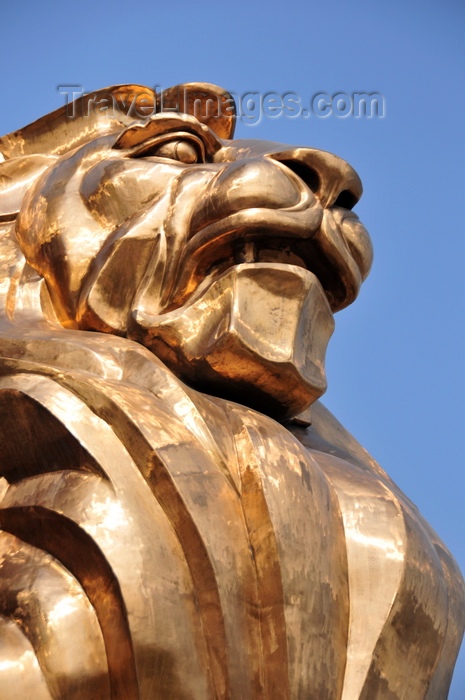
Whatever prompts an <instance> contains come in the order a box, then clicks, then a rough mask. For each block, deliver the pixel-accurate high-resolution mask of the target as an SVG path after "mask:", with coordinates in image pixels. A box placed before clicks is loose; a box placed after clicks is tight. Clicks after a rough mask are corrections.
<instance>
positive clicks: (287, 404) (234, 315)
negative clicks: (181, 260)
mask: <svg viewBox="0 0 465 700" xmlns="http://www.w3.org/2000/svg"><path fill="white" fill-rule="evenodd" d="M333 329H334V320H333V315H332V313H331V309H330V307H329V304H328V301H327V299H326V296H325V294H324V292H323V289H322V287H321V285H320V283H319V281H318V279H317V277H316V276H315V275H314V274H313V273H311V272H309V271H308V270H304V269H303V268H300V267H297V266H294V265H286V264H280V263H244V264H241V265H237V266H234V267H233V268H230V269H229V270H227V271H226V272H225V273H224V274H223V275H222V276H221V277H219V278H217V279H216V280H214V281H213V282H212V284H211V285H210V286H209V287H207V288H206V289H205V290H203V291H202V293H201V294H199V295H198V296H196V298H195V299H193V300H192V301H191V302H190V303H188V304H186V305H185V306H183V307H181V308H179V309H176V310H174V311H171V312H169V313H166V314H162V315H159V316H154V315H152V314H150V310H149V309H144V308H141V309H138V310H137V311H136V312H135V313H134V316H133V318H132V321H131V324H130V328H129V329H128V337H129V338H131V339H133V340H137V341H138V342H141V343H142V344H143V345H145V346H146V347H148V348H149V349H150V350H151V351H152V352H153V353H154V354H155V355H157V356H158V357H159V358H160V359H161V360H162V361H163V362H165V364H166V365H167V366H168V367H169V368H170V369H171V370H172V371H173V372H174V373H175V374H176V375H177V376H178V377H180V378H181V379H183V380H184V381H186V382H187V383H188V384H190V385H191V386H193V387H194V388H199V389H201V390H202V391H206V392H209V393H212V394H215V395H218V396H221V397H223V398H230V399H233V400H237V401H240V403H245V404H247V405H249V406H251V407H252V408H257V409H258V410H260V411H262V412H263V413H267V414H268V415H272V416H273V417H275V418H278V419H280V420H284V419H287V418H290V417H292V416H295V415H296V414H298V413H300V412H301V411H303V410H304V409H305V408H306V407H307V406H309V405H310V404H311V403H313V402H314V401H315V400H316V399H317V398H319V397H320V396H321V395H322V394H323V393H324V391H325V389H326V376H325V369H324V358H325V352H326V346H327V344H328V341H329V338H330V337H331V334H332V332H333Z"/></svg>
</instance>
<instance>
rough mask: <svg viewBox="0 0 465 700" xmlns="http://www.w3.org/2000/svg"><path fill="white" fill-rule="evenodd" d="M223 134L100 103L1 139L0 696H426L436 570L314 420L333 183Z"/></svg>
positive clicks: (441, 640)
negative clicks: (0, 574)
mask: <svg viewBox="0 0 465 700" xmlns="http://www.w3.org/2000/svg"><path fill="white" fill-rule="evenodd" d="M212 105H213V109H212ZM233 130H234V107H233V101H232V98H231V97H230V96H229V95H228V93H227V92H226V91H224V90H222V89H220V88H217V87H216V86H212V85H209V84H204V83H200V84H187V85H183V86H177V87H176V88H170V89H169V90H167V91H164V92H163V93H162V94H155V93H154V92H153V91H151V90H150V89H149V88H144V87H141V86H135V85H124V86H115V87H112V88H107V89H105V90H101V91H97V92H96V93H94V94H91V95H87V96H84V97H83V98H80V99H79V100H78V101H76V102H75V103H74V104H73V105H68V106H67V107H65V108H63V109H61V110H57V111H56V112H54V113H53V114H50V115H47V116H45V117H43V118H42V119H40V120H38V121H37V122H35V123H34V124H31V125H29V126H27V127H24V128H23V129H20V130H19V131H17V132H14V133H12V134H8V135H6V136H4V137H2V138H0V154H1V155H2V157H1V158H0V261H1V263H2V264H1V267H0V445H1V449H0V527H1V529H0V569H1V573H2V576H1V577H0V650H1V652H0V687H1V688H2V690H1V691H0V694H1V695H2V700H13V699H14V700H16V698H23V697H24V698H27V697H33V698H34V700H50V698H52V697H53V698H59V699H61V698H63V700H64V699H65V698H66V700H82V699H83V698H90V697H92V698H96V699H97V698H98V700H110V699H112V700H115V699H116V700H154V699H160V700H180V699H181V698H193V699H194V700H206V699H207V698H208V699H210V698H211V699H212V700H213V699H218V698H221V699H222V700H227V699H232V700H233V699H235V698H247V699H248V700H249V699H250V700H275V699H276V698H282V699H283V700H293V699H294V698H315V699H318V700H320V699H321V700H323V698H328V699H329V698H331V700H342V699H344V700H352V699H353V700H355V698H366V699H369V700H371V699H372V698H379V699H380V700H381V699H383V698H386V700H387V699H388V698H389V699H390V700H391V699H392V700H394V699H395V698H396V699H397V698H398V699H399V700H400V698H408V700H426V699H428V700H439V698H444V699H445V698H446V697H447V690H448V687H449V684H450V679H451V674H452V671H453V666H454V662H455V658H456V655H457V653H458V649H459V646H460V641H461V638H462V634H463V629H464V627H465V605H464V601H465V584H464V582H463V579H462V576H461V574H460V571H459V570H458V567H457V565H456V563H455V562H454V560H453V558H452V557H451V555H450V553H449V552H448V551H447V549H446V548H445V547H444V545H443V544H442V543H441V542H440V540H439V539H438V537H437V535H436V534H435V533H434V532H433V531H432V530H431V528H430V527H429V526H428V524H427V523H425V522H424V520H423V519H422V518H421V516H420V515H419V514H418V511H417V509H416V508H415V506H413V504H412V503H411V502H410V501H409V499H408V498H407V497H406V496H405V495H404V494H403V493H402V492H401V491H400V490H399V489H398V488H397V486H396V485H395V484H393V483H392V481H391V480H390V479H389V477H388V476H387V475H386V474H385V472H384V471H383V470H382V469H381V468H380V467H379V465H378V464H377V463H376V462H375V461H374V460H373V458H372V457H370V455H368V453H367V452H366V451H365V450H364V449H363V448H362V447H361V446H360V445H359V444H358V443H357V442H356V440H355V439H354V438H353V437H352V436H351V435H349V433H347V431H345V430H344V428H343V427H342V426H341V425H340V424H339V423H338V422H337V421H336V419H335V418H334V417H333V416H331V414H330V413H329V412H328V411H326V409H325V408H324V407H323V406H322V405H321V404H320V403H319V401H317V399H318V398H319V397H320V396H321V395H322V394H323V392H324V390H325V387H326V378H325V369H324V358H325V351H326V346H327V343H328V341H329V338H330V336H331V334H332V332H333V328H334V319H333V314H334V313H335V312H336V311H338V310H339V309H342V308H344V307H345V306H347V305H348V304H350V303H352V301H354V299H355V298H356V297H357V294H358V292H359V290H360V287H361V284H362V282H363V280H364V279H365V277H366V276H367V274H368V272H369V270H370V265H371V262H372V248H371V243H370V238H369V236H368V233H367V231H366V229H365V227H364V226H363V224H362V223H361V222H360V221H359V219H358V217H357V216H356V214H355V213H354V212H353V211H352V209H353V207H354V206H355V204H356V203H357V201H358V199H359V198H360V196H361V194H362V188H361V183H360V180H359V178H358V176H357V174H356V173H355V171H354V170H353V169H352V168H351V167H350V166H349V165H348V164H347V163H346V162H345V161H343V160H342V159H340V158H338V157H336V156H334V155H332V154H330V153H326V152H323V151H319V150H316V149H313V148H301V147H294V146H287V145H283V144H278V143H268V142H262V141H255V140H233V138H232V137H233ZM309 406H311V412H310V411H307V410H306V409H307V408H308V407H309ZM254 409H258V411H257V410H254ZM276 418H277V419H278V420H279V421H281V424H280V423H278V422H276V420H274V419H276ZM367 611H369V612H368V613H367Z"/></svg>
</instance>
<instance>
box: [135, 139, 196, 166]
mask: <svg viewBox="0 0 465 700" xmlns="http://www.w3.org/2000/svg"><path fill="white" fill-rule="evenodd" d="M144 155H145V156H147V155H148V154H147V153H145V154H144ZM150 155H151V156H156V157H159V158H170V159H171V160H177V161H179V162H180V163H186V165H192V164H193V163H197V162H198V161H199V160H200V156H199V152H198V150H197V148H196V147H195V146H194V144H193V143H191V142H189V141H181V140H176V141H165V143H161V144H160V145H158V146H153V147H152V148H151V149H150Z"/></svg>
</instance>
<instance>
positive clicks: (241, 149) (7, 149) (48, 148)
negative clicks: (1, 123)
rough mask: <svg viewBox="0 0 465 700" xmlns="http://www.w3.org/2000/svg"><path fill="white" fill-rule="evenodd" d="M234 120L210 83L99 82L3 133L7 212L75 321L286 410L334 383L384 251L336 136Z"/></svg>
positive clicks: (200, 381) (177, 369)
mask: <svg viewBox="0 0 465 700" xmlns="http://www.w3.org/2000/svg"><path fill="white" fill-rule="evenodd" d="M233 128H234V112H233V101H232V98H231V97H230V96H229V95H228V94H227V93H226V92H225V91H223V90H220V89H219V88H216V87H215V86H212V85H207V84H188V85H182V86H178V87H176V88H171V89H170V90H168V91H165V93H162V94H161V95H156V94H154V93H153V92H152V91H151V90H149V89H148V88H141V87H139V86H131V85H129V86H119V87H114V88H108V89H106V90H102V91H99V92H97V93H95V94H94V95H91V96H89V95H88V96H86V97H85V98H81V99H80V100H79V101H77V102H76V103H74V104H73V105H70V106H68V107H64V108H63V109H61V110H58V111H57V112H54V113H53V114H51V115H48V116H46V117H44V118H42V119H41V120H39V121H38V122H35V123H34V124H31V125H29V126H28V127H25V128H24V129H22V130H20V131H18V132H15V133H14V134H9V135H7V136H5V137H3V138H2V139H0V152H1V153H3V162H2V163H0V207H1V209H0V220H1V219H3V221H5V222H7V221H11V222H13V220H15V221H14V224H13V223H12V224H11V226H12V227H13V229H14V237H15V239H16V241H17V243H18V245H19V247H20V249H21V251H22V253H23V255H24V256H25V259H26V261H27V263H28V264H29V266H31V267H32V268H33V269H34V270H35V271H36V272H37V273H38V274H39V275H40V276H41V277H42V278H43V279H44V280H45V284H46V287H47V289H48V293H49V297H50V300H51V304H52V307H53V310H54V313H55V314H56V319H57V320H58V322H59V323H60V324H61V325H62V326H63V327H65V328H72V329H81V330H87V331H89V330H90V331H98V332H104V333H110V334H116V335H120V336H125V337H127V338H129V339H131V340H135V341H137V342H139V343H142V344H143V345H145V346H146V347H147V348H149V349H150V350H151V351H152V352H153V353H154V354H155V355H157V356H158V357H159V358H160V359H161V360H162V361H163V362H164V363H165V364H166V365H167V366H168V367H169V368H170V369H171V370H172V371H173V372H174V373H175V374H176V375H178V376H179V377H180V378H181V379H183V380H185V381H186V382H187V383H188V384H190V385H191V386H193V387H194V388H200V389H201V390H202V391H207V392H209V393H213V394H216V395H220V396H226V397H229V398H233V399H235V400H239V401H240V402H241V403H245V404H247V405H250V406H252V407H255V408H259V409H260V410H262V411H263V412H265V413H268V414H271V415H274V416H276V417H279V418H286V417H290V416H293V415H296V414H297V413H299V412H301V411H302V410H303V409H305V408H306V407H307V406H308V405H310V404H311V403H312V402H313V401H314V400H315V399H316V398H318V397H319V396H320V395H321V394H322V393H323V392H324V390H325V387H326V379H325V371H324V355H325V350H326V345H327V342H328V340H329V337H330V335H331V333H332V330H333V313H334V312H335V311H337V310H339V309H341V308H343V307H345V306H347V305H348V304H350V303H351V302H352V301H353V300H354V299H355V297H356V296H357V293H358V291H359V289H360V285H361V283H362V281H363V279H364V278H365V277H366V275H367V274H368V271H369V268H370V265H371V260H372V250H371V244H370V239H369V236H368V234H367V232H366V229H365V228H364V226H363V225H362V224H361V223H360V221H359V219H358V218H357V216H356V215H355V214H354V213H353V212H352V207H353V206H354V204H355V203H356V202H357V201H358V199H359V198H360V196H361V193H362V187H361V183H360V180H359V177H358V176H357V174H356V173H355V171H354V170H353V169H352V168H351V167H350V166H349V165H348V164H347V163H346V162H345V161H343V160H341V159H340V158H338V157H336V156H334V155H332V154H330V153H327V152H324V151H320V150H316V149H313V148H297V147H294V146H286V145H283V144H279V143H269V142H264V141H256V140H236V141H234V140H232V135H233Z"/></svg>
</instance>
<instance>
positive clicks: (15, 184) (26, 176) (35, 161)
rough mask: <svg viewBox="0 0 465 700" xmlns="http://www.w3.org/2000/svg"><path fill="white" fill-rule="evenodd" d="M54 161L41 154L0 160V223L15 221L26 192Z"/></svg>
mask: <svg viewBox="0 0 465 700" xmlns="http://www.w3.org/2000/svg"><path fill="white" fill-rule="evenodd" d="M0 158H1V156H0ZM56 160H57V156H50V155H43V154H41V153H34V154H32V155H29V156H19V157H18V158H10V159H9V160H4V161H3V162H1V160H0V221H12V220H13V219H15V217H16V216H17V214H18V212H19V210H20V208H21V204H22V201H23V198H24V195H25V194H26V192H27V191H28V190H29V189H30V188H31V187H32V185H33V184H34V182H35V181H36V180H37V178H38V177H40V175H42V173H43V172H44V171H45V170H46V169H47V168H48V167H50V165H52V164H53V163H55V162H56Z"/></svg>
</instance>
